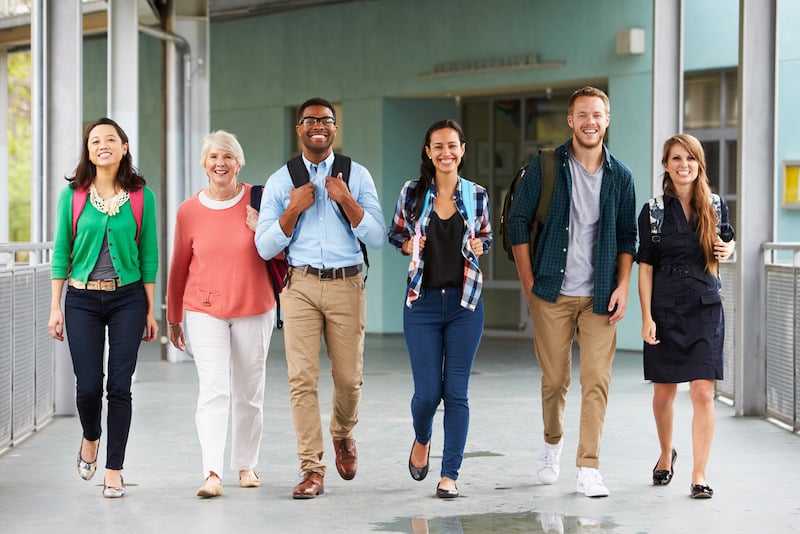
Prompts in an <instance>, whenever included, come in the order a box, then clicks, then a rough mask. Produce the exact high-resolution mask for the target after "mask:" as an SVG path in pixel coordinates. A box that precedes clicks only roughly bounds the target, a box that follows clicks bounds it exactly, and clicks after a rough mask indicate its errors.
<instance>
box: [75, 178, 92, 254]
mask: <svg viewBox="0 0 800 534" xmlns="http://www.w3.org/2000/svg"><path fill="white" fill-rule="evenodd" d="M87 198H89V189H88V188H80V189H75V191H73V193H72V241H73V242H74V241H75V236H76V235H77V234H78V219H79V218H80V216H81V213H82V212H83V208H84V206H86V199H87Z"/></svg>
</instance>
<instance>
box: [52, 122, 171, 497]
mask: <svg viewBox="0 0 800 534" xmlns="http://www.w3.org/2000/svg"><path fill="white" fill-rule="evenodd" d="M128 148H129V147H128V136H127V135H126V134H125V132H124V131H123V130H122V128H120V126H119V125H118V124H117V123H116V122H114V121H113V120H111V119H108V118H102V119H99V120H98V121H96V122H95V123H94V124H92V125H91V126H89V128H87V130H86V134H85V136H84V139H83V152H82V155H81V160H80V162H79V163H78V166H77V167H76V168H75V172H74V174H73V176H72V177H69V178H67V181H68V182H70V183H69V185H68V186H67V187H66V188H65V189H64V191H62V193H61V195H60V197H59V199H58V210H57V213H56V224H55V244H54V247H53V258H52V267H51V278H52V284H51V287H52V294H51V301H50V320H49V321H48V325H47V327H48V330H49V331H50V335H51V336H52V337H53V338H55V339H57V340H58V341H63V340H64V327H65V326H66V333H67V338H68V342H69V348H70V352H71V353H72V365H73V368H74V371H75V377H76V379H77V385H76V403H77V407H78V415H79V417H80V421H81V426H82V427H83V435H82V437H81V446H80V450H79V451H78V459H77V467H78V474H79V475H80V476H81V477H82V478H83V479H84V480H89V479H91V478H92V477H93V476H94V473H95V470H96V469H97V459H98V452H99V448H100V433H101V415H102V405H103V402H102V398H103V353H104V348H105V338H106V328H108V345H109V351H108V379H107V381H106V391H107V399H108V418H107V421H106V429H107V432H108V437H107V453H106V472H105V477H104V480H103V496H104V497H108V498H115V497H122V496H124V495H125V486H124V483H123V481H122V466H123V463H124V460H125V447H126V445H127V441H128V431H129V429H130V424H131V381H132V377H133V372H134V370H135V369H136V358H137V354H138V351H139V344H140V343H141V340H142V339H144V340H145V341H152V340H153V339H155V338H156V335H157V334H158V323H157V321H156V317H155V303H154V300H155V296H154V295H155V280H156V271H157V270H158V243H157V238H156V210H155V205H156V204H155V196H154V195H153V192H152V191H151V190H150V189H148V188H147V187H145V180H144V178H143V177H142V176H140V175H139V173H138V171H137V170H136V169H135V168H134V167H133V158H132V157H131V154H130V151H129V149H128ZM65 282H66V284H67V286H68V287H67V295H66V298H65V303H64V311H63V312H62V309H61V293H62V290H63V288H64V284H65Z"/></svg>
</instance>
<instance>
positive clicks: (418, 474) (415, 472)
mask: <svg viewBox="0 0 800 534" xmlns="http://www.w3.org/2000/svg"><path fill="white" fill-rule="evenodd" d="M416 443H417V440H416V439H415V440H414V443H412V444H411V453H412V454H413V453H414V445H415V444H416ZM430 460H431V442H430V441H429V442H428V458H427V459H426V460H425V465H424V466H423V467H416V466H415V465H414V464H412V463H411V454H409V455H408V472H409V473H411V478H413V479H414V480H416V481H417V482H419V481H420V480H425V477H426V476H428V466H430V463H431V462H430Z"/></svg>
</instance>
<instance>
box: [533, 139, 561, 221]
mask: <svg viewBox="0 0 800 534" xmlns="http://www.w3.org/2000/svg"><path fill="white" fill-rule="evenodd" d="M539 156H540V159H539V161H540V164H541V172H542V193H541V195H540V197H539V205H538V206H537V207H536V219H537V220H538V221H539V222H540V223H542V224H544V221H545V219H547V212H548V210H549V209H550V201H551V200H552V199H553V189H555V184H556V151H555V149H553V148H542V149H539Z"/></svg>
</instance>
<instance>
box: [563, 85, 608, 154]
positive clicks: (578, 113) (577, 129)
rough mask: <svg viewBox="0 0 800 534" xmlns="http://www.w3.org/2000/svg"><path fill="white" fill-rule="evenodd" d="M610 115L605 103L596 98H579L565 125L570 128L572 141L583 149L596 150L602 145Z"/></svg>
mask: <svg viewBox="0 0 800 534" xmlns="http://www.w3.org/2000/svg"><path fill="white" fill-rule="evenodd" d="M610 122H611V115H610V114H609V113H608V111H607V110H606V105H605V102H603V99H602V98H600V97H597V96H580V97H578V98H576V99H575V102H574V103H573V106H572V111H571V112H570V113H569V115H567V124H569V127H570V128H572V140H573V142H574V143H576V144H577V145H579V146H580V147H582V148H585V149H592V148H597V147H598V146H600V145H601V144H602V143H603V138H604V137H605V135H606V129H607V128H608V125H609V123H610Z"/></svg>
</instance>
